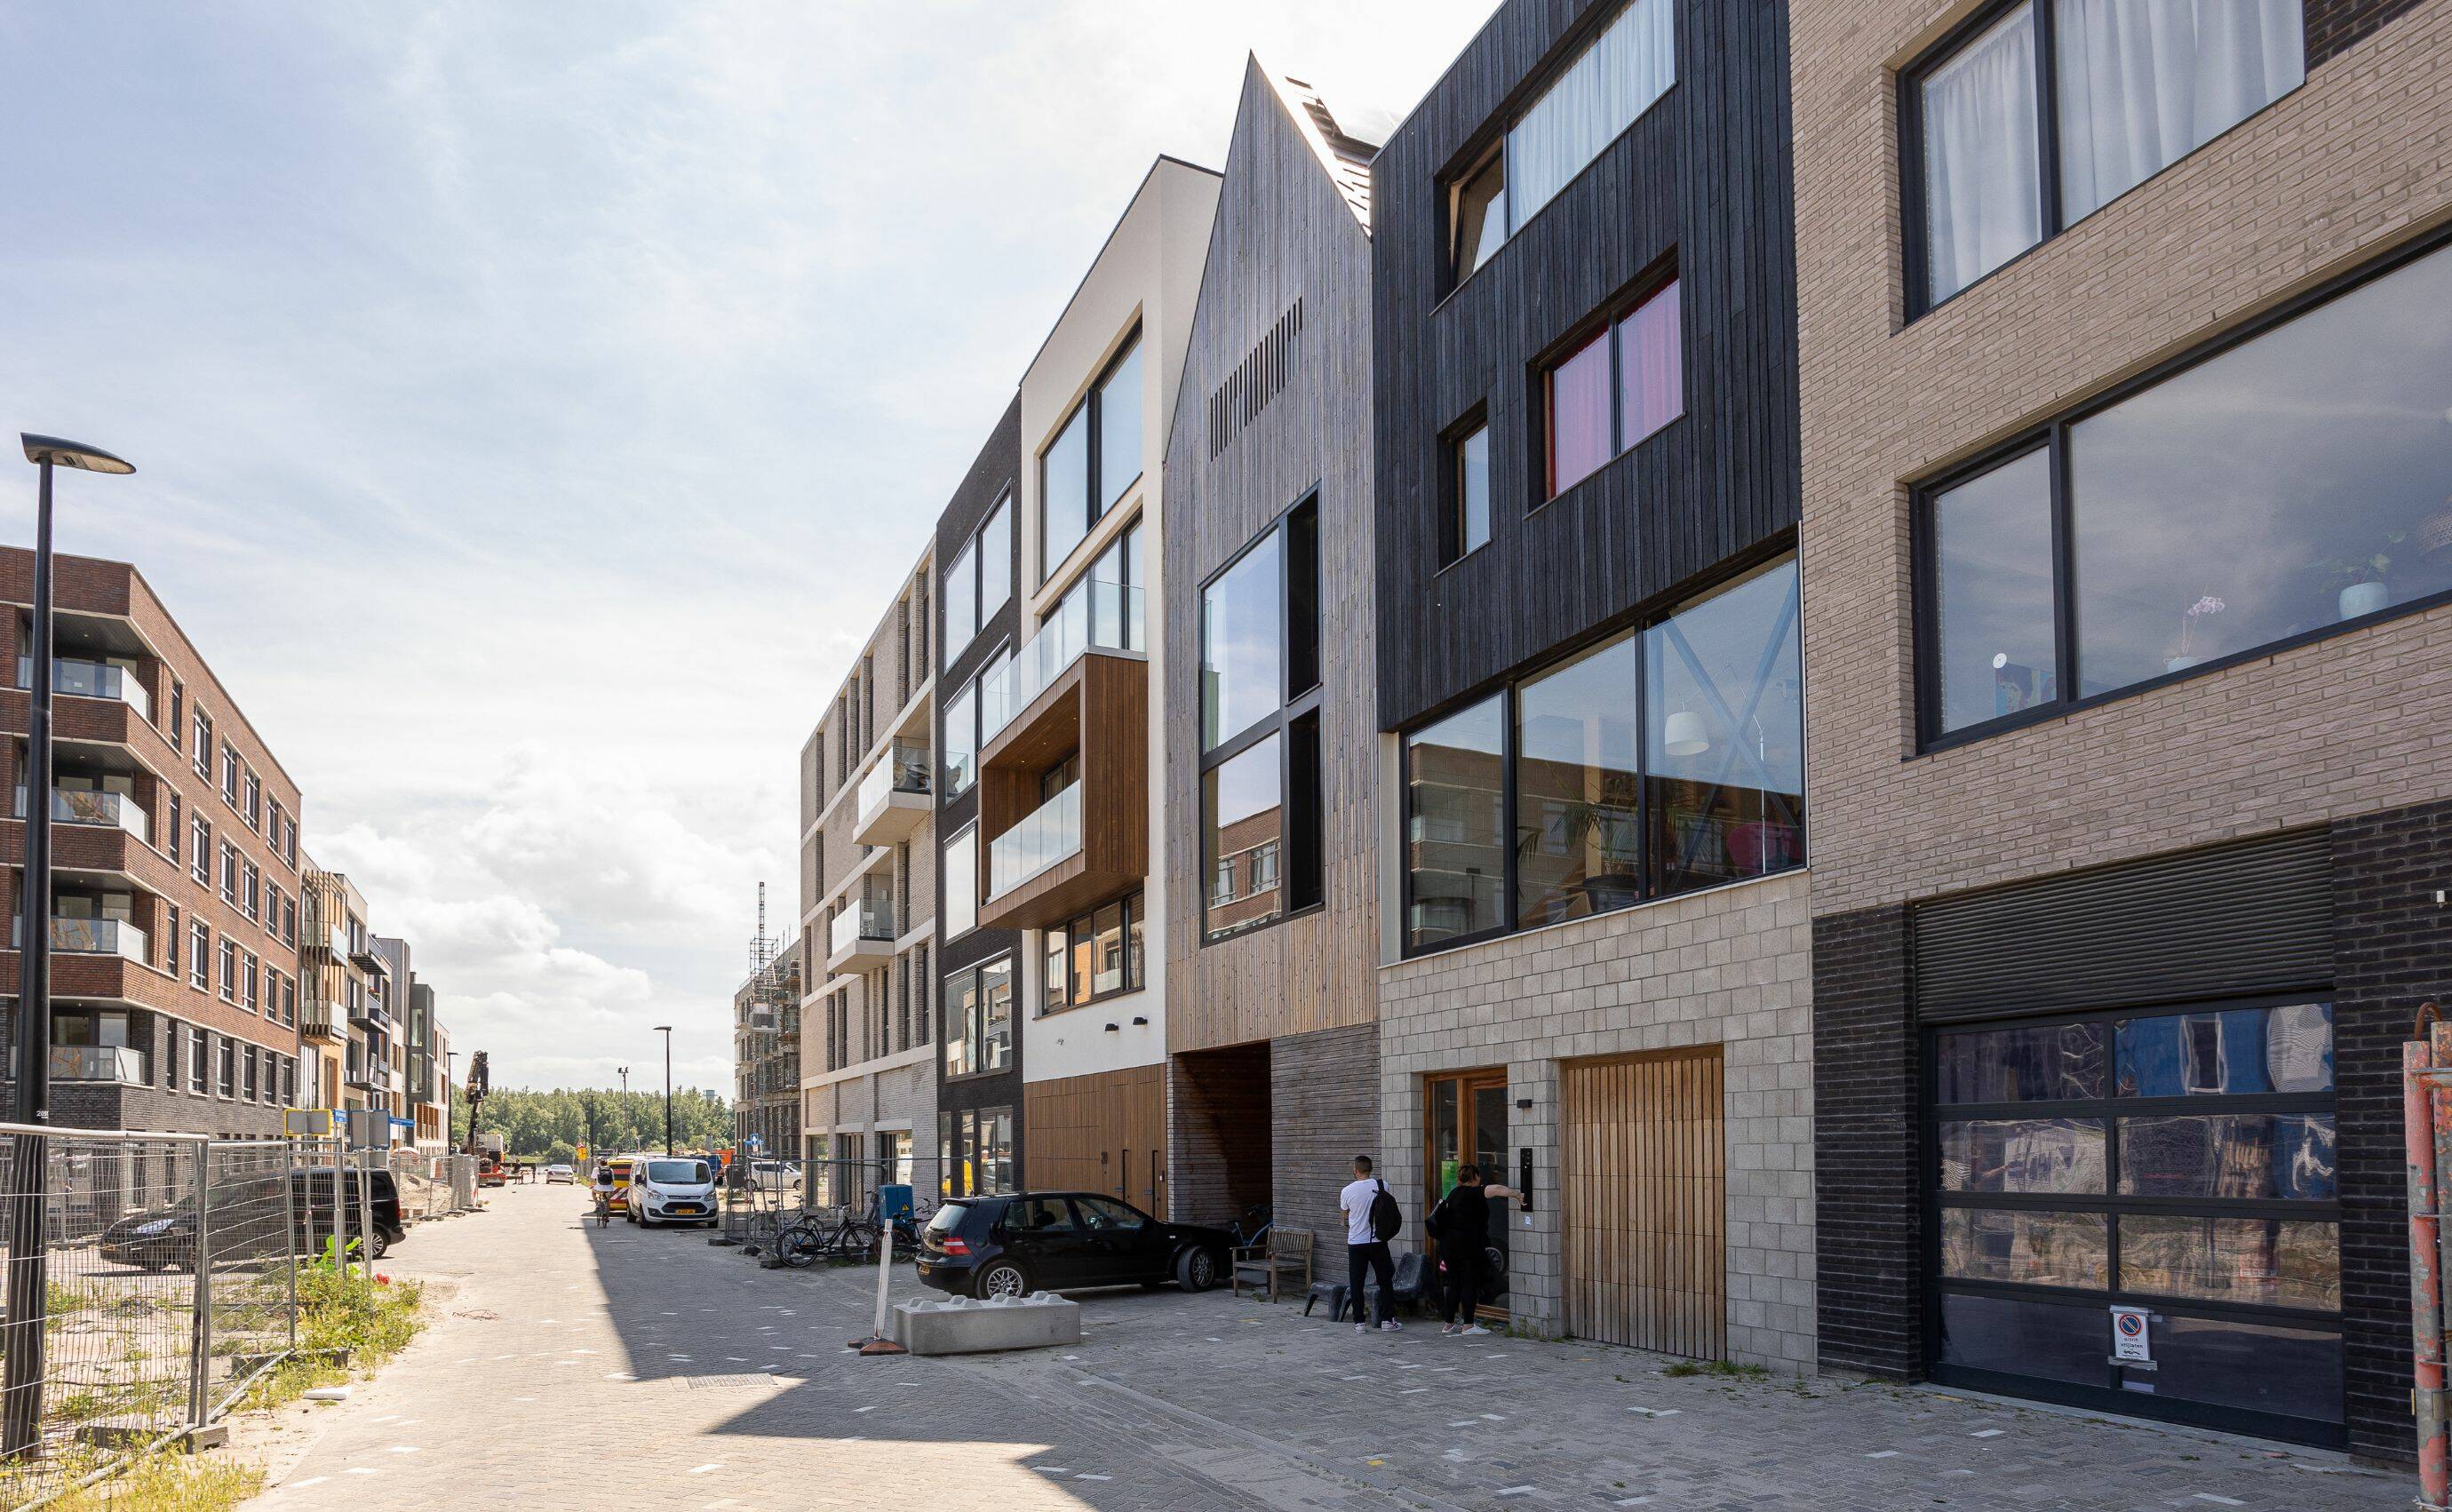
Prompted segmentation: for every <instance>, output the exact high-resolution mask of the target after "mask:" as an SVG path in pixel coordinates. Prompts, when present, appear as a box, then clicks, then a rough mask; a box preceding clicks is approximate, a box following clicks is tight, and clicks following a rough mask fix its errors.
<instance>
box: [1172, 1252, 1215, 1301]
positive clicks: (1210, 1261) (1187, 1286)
mask: <svg viewBox="0 0 2452 1512" xmlns="http://www.w3.org/2000/svg"><path fill="white" fill-rule="evenodd" d="M1175 1284H1176V1285H1177V1286H1181V1287H1182V1288H1183V1289H1184V1290H1186V1291H1207V1290H1208V1289H1209V1288H1210V1287H1212V1286H1216V1285H1217V1257H1216V1255H1213V1254H1211V1253H1210V1252H1209V1251H1208V1250H1206V1249H1187V1250H1185V1251H1184V1252H1183V1253H1182V1254H1181V1255H1180V1256H1178V1257H1177V1260H1176V1262H1175Z"/></svg>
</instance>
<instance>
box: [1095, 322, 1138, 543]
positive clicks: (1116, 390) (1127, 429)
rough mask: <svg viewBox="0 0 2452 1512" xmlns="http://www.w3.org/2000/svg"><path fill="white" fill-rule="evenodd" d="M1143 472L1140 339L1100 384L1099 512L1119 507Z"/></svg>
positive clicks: (1102, 512) (1103, 512)
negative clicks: (1102, 496) (1120, 500)
mask: <svg viewBox="0 0 2452 1512" xmlns="http://www.w3.org/2000/svg"><path fill="white" fill-rule="evenodd" d="M1140 475H1141V348H1140V343H1139V342H1138V341H1136V342H1134V344H1133V349H1132V350H1131V351H1129V352H1127V353H1125V354H1124V357H1123V360H1122V361H1120V362H1118V363H1116V368H1115V371H1114V372H1112V373H1109V374H1108V375H1107V381H1106V382H1105V383H1101V384H1099V385H1098V487H1099V491H1100V492H1101V493H1102V494H1103V495H1104V496H1105V497H1104V498H1102V499H1100V500H1099V501H1098V513H1100V514H1102V515H1103V514H1105V513H1106V512H1107V511H1108V510H1110V509H1113V508H1114V507H1115V506H1116V501H1117V500H1119V499H1121V498H1123V497H1124V490H1125V489H1127V488H1130V487H1131V486H1132V485H1133V483H1134V481H1136V480H1137V479H1138V478H1139V477H1140Z"/></svg>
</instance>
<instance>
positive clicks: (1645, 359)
mask: <svg viewBox="0 0 2452 1512" xmlns="http://www.w3.org/2000/svg"><path fill="white" fill-rule="evenodd" d="M1617 390H1618V427H1617V443H1618V448H1619V449H1620V450H1624V449H1625V448H1627V447H1629V446H1632V445H1634V444H1635V443H1636V442H1640V441H1642V440H1643V439H1644V438H1645V437H1646V436H1649V435H1651V433H1652V432H1653V431H1656V430H1658V429H1659V428H1660V427H1661V426H1663V425H1666V424H1668V423H1669V422H1671V421H1672V420H1675V419H1676V418H1677V417H1678V416H1680V415H1683V414H1685V413H1686V351H1685V344H1684V337H1683V332H1682V331H1681V329H1680V327H1679V324H1678V297H1677V281H1676V280H1675V279H1673V278H1672V279H1671V280H1670V281H1669V283H1668V284H1667V285H1665V286H1664V287H1662V288H1661V289H1660V290H1659V291H1658V292H1657V293H1655V294H1653V295H1651V297H1650V298H1648V299H1646V300H1645V301H1644V302H1643V303H1642V304H1639V305H1637V306H1636V307H1635V310H1634V313H1633V314H1631V315H1629V316H1628V317H1627V318H1626V319H1624V320H1622V321H1620V322H1618V324H1617Z"/></svg>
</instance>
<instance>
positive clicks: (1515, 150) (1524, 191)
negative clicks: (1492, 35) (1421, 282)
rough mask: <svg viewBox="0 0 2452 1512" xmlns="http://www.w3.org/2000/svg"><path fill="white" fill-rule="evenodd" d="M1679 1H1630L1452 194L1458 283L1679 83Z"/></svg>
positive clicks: (1450, 222) (1453, 251)
mask: <svg viewBox="0 0 2452 1512" xmlns="http://www.w3.org/2000/svg"><path fill="white" fill-rule="evenodd" d="M1675 12H1676V6H1675V5H1674V3H1673V0H1632V3H1631V4H1630V5H1628V6H1627V7H1626V9H1625V10H1621V11H1619V12H1618V14H1617V16H1616V18H1615V19H1614V20H1612V21H1611V22H1610V24H1609V26H1608V27H1607V29H1604V30H1603V31H1602V32H1601V33H1600V35H1598V36H1597V37H1594V38H1593V39H1592V42H1591V43H1590V44H1589V45H1588V46H1586V47H1585V49H1583V50H1582V51H1581V52H1579V53H1577V54H1576V55H1575V58H1574V60H1573V61H1572V62H1571V63H1569V64H1568V65H1567V66H1566V68H1565V69H1562V70H1561V71H1560V72H1559V74H1558V76H1557V78H1556V79H1554V80H1553V81H1552V83H1551V84H1550V86H1549V87H1548V88H1545V89H1543V90H1542V91H1541V94H1540V96H1539V98H1537V99H1535V100H1534V101H1533V102H1532V104H1531V105H1530V106H1528V107H1526V108H1525V109H1524V111H1523V113H1522V114H1520V115H1518V116H1517V117H1516V118H1515V120H1514V122H1513V125H1512V126H1511V127H1510V128H1509V129H1508V131H1507V135H1506V137H1505V139H1504V140H1503V141H1502V142H1500V143H1499V144H1498V146H1496V147H1493V149H1492V150H1491V152H1490V153H1489V154H1488V155H1487V156H1486V157H1484V158H1482V159H1480V160H1478V161H1476V162H1475V163H1474V165H1473V167H1472V168H1470V169H1468V170H1467V171H1466V172H1465V173H1464V174H1463V175H1462V176H1461V177H1459V178H1458V179H1456V180H1455V181H1454V182H1453V183H1452V184H1451V185H1450V186H1449V188H1448V234H1449V250H1450V255H1451V258H1452V262H1451V273H1452V276H1453V278H1454V279H1456V280H1457V281H1459V282H1460V281H1462V280H1463V279H1464V277H1465V276H1466V275H1467V274H1469V273H1471V272H1472V271H1473V269H1474V268H1477V267H1479V266H1480V265H1482V264H1484V263H1486V262H1488V261H1489V260H1490V256H1491V254H1492V253H1493V252H1494V251H1496V250H1497V249H1498V246H1499V245H1500V244H1501V243H1503V242H1504V241H1506V240H1507V238H1508V237H1510V236H1512V235H1513V234H1514V233H1515V232H1516V231H1517V230H1518V229H1520V228H1521V227H1522V226H1523V225H1524V223H1525V222H1527V221H1529V220H1531V219H1532V217H1533V215H1534V214H1535V213H1536V212H1538V211H1539V210H1540V208H1541V206H1545V205H1547V204H1549V203H1550V201H1551V200H1552V199H1553V198H1555V197H1556V195H1557V193H1558V191H1559V190H1560V189H1563V188H1565V187H1567V185H1568V184H1569V183H1570V182H1571V181H1572V180H1573V178H1574V177H1575V175H1576V174H1578V173H1581V172H1582V171H1583V170H1584V168H1585V167H1587V166H1589V165H1590V164H1591V163H1592V160H1593V159H1594V158H1596V157H1599V156H1600V155H1601V152H1602V151H1603V150H1604V149H1605V148H1607V147H1608V146H1609V145H1610V144H1611V143H1612V142H1614V141H1616V140H1617V139H1618V137H1620V136H1621V135H1623V134H1624V133H1625V131H1626V128H1628V127H1630V126H1632V125H1633V124H1634V122H1635V119H1636V118H1637V117H1638V116H1640V115H1642V114H1643V112H1644V111H1646V110H1648V109H1650V108H1651V103H1652V102H1653V101H1654V100H1657V99H1659V98H1660V96H1661V95H1662V94H1663V93H1665V92H1667V90H1668V88H1669V87H1670V86H1671V84H1674V83H1675V82H1676V81H1677V31H1676V14H1675Z"/></svg>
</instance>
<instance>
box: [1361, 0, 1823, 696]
mask: <svg viewBox="0 0 2452 1512" xmlns="http://www.w3.org/2000/svg"><path fill="white" fill-rule="evenodd" d="M1617 10H1619V6H1618V5H1617V4H1615V3H1614V0H1587V3H1583V4H1576V3H1572V0H1511V3H1509V4H1506V5H1503V6H1501V7H1500V8H1499V10H1498V12H1497V14H1496V15H1494V16H1493V17H1492V18H1491V21H1490V24H1489V25H1488V26H1486V27H1484V28H1483V29H1482V30H1481V32H1480V34H1479V35H1477V36H1475V37H1474V38H1473V42H1472V43H1471V44H1470V45H1469V46H1468V47H1467V48H1466V49H1465V50H1464V53H1463V55H1462V56H1461V57H1459V58H1458V59H1457V60H1456V62H1455V64H1454V66H1453V67H1452V68H1451V69H1449V70H1448V72H1447V74H1446V75H1445V76H1444V77H1442V78H1441V79H1440V80H1439V82H1438V83H1437V84H1436V85H1435V86H1434V87H1433V88H1432V89H1431V91H1430V93H1429V94H1428V95H1427V96H1425V97H1424V98H1423V100H1422V102H1421V104H1420V105H1419V106H1417V107H1416V108H1414V113H1413V114H1412V115H1411V116H1409V117H1407V118H1406V120H1405V122H1404V124H1403V125H1402V126H1401V127H1399V128H1397V129H1396V130H1395V131H1394V133H1393V134H1392V135H1391V136H1390V138H1389V140H1388V143H1387V145H1386V146H1385V147H1382V148H1381V149H1380V152H1379V156H1378V158H1377V160H1376V161H1375V162H1374V165H1373V167H1372V203H1373V206H1374V212H1373V213H1374V223H1375V244H1376V253H1377V255H1376V258H1375V274H1376V288H1375V291H1374V301H1373V305H1374V323H1375V341H1376V345H1377V350H1378V357H1377V362H1376V364H1375V369H1374V375H1373V376H1374V383H1375V387H1376V396H1377V404H1378V427H1377V429H1378V450H1379V456H1378V467H1379V477H1378V510H1377V517H1378V523H1377V544H1378V551H1379V559H1380V562H1381V567H1380V592H1379V614H1378V618H1379V717H1380V723H1381V725H1382V726H1383V727H1387V728H1402V727H1405V726H1408V725H1411V724H1413V723H1414V722H1416V721H1417V720H1418V719H1419V718H1420V717H1422V716H1423V715H1425V714H1427V713H1430V712H1431V711H1433V710H1434V709H1437V708H1440V707H1442V706H1445V705H1448V704H1451V703H1453V702H1454V701H1455V700H1457V699H1458V698H1460V697H1462V696H1464V695H1465V694H1467V693H1469V692H1471V691H1473V690H1474V689H1476V688H1479V687H1482V686H1485V685H1487V684H1488V683H1489V682H1490V681H1491V680H1492V679H1493V678H1495V677H1499V676H1500V675H1502V674H1504V673H1507V672H1509V671H1511V670H1513V669H1514V668H1516V667H1519V666H1521V665H1522V664H1524V663H1525V662H1526V661H1528V660H1531V659H1532V658H1538V657H1543V656H1546V655H1549V654H1550V653H1552V651H1554V650H1555V649H1556V648H1558V647H1560V646H1562V645H1565V644H1568V643H1570V642H1572V641H1574V640H1576V639H1578V638H1583V637H1585V636H1588V635H1590V634H1592V632H1594V631H1596V630H1598V629H1600V628H1601V627H1603V626H1606V625H1609V624H1611V623H1612V622H1613V621H1616V620H1619V619H1624V618H1625V617H1626V616H1627V615H1628V614H1629V613H1630V612H1631V611H1633V610H1635V609H1637V608H1638V607H1639V606H1641V605H1643V604H1645V603H1647V602H1651V601H1654V600H1657V599H1661V598H1662V597H1663V596H1665V595H1667V594H1669V593H1671V591H1672V590H1673V589H1675V588H1677V587H1678V586H1679V585H1680V584H1683V583H1688V582H1690V581H1691V580H1692V579H1695V578H1697V577H1698V576H1699V575H1702V574H1705V573H1708V572H1710V571H1711V570H1712V569H1713V568H1715V567H1717V566H1719V565H1721V564H1722V563H1725V562H1727V561H1728V560H1730V559H1731V558H1734V557H1739V556H1742V555H1744V554H1746V553H1749V552H1752V551H1756V550H1759V549H1763V548H1765V547H1767V546H1768V545H1769V544H1770V543H1772V542H1775V541H1776V540H1779V539H1780V538H1781V537H1782V536H1783V534H1784V533H1786V532H1789V531H1790V530H1792V529H1793V527H1794V526H1795V523H1796V499H1797V432H1796V316H1795V294H1794V256H1793V236H1792V229H1791V227H1792V220H1791V206H1790V179H1789V110H1788V37H1787V14H1788V8H1787V7H1785V6H1782V5H1774V4H1761V3H1755V0H1743V3H1738V4H1701V3H1695V0H1680V3H1678V4H1677V6H1676V8H1675V14H1676V31H1677V82H1676V83H1675V84H1674V85H1672V86H1671V88H1670V89H1669V90H1668V92H1667V93H1666V94H1664V95H1662V96H1661V98H1660V99H1659V100H1658V101H1657V102H1656V103H1655V104H1653V106H1652V107H1651V109H1650V110H1649V111H1648V112H1647V113H1645V115H1644V116H1643V117H1642V118H1641V119H1640V120H1638V121H1636V122H1635V124H1634V126H1633V127H1632V128H1631V129H1630V130H1628V131H1627V132H1626V133H1625V134H1624V135H1623V136H1621V137H1619V138H1618V139H1617V140H1616V141H1615V142H1613V143H1612V144H1611V145H1610V147H1608V148H1607V149H1606V150H1605V151H1603V152H1602V153H1601V155H1600V157H1599V158H1598V159H1597V160H1596V161H1594V162H1593V163H1592V166H1591V167H1587V168H1586V169H1585V170H1584V171H1583V172H1582V174H1581V175H1580V176H1578V177H1577V178H1576V179H1575V181H1574V182H1573V183H1572V184H1570V185H1569V186H1568V187H1566V189H1565V190H1564V191H1563V192H1561V193H1560V194H1559V195H1558V196H1557V197H1556V198H1555V199H1553V200H1552V201H1551V202H1550V203H1549V204H1548V205H1547V206H1543V207H1542V208H1541V210H1540V211H1539V212H1538V213H1537V214H1535V215H1534V216H1533V217H1532V219H1531V220H1530V221H1529V222H1528V223H1527V224H1526V225H1525V226H1523V227H1522V228H1521V229H1520V230H1518V231H1517V232H1516V233H1515V235H1514V236H1513V239H1511V240H1510V241H1509V243H1508V244H1507V245H1505V246H1502V247H1501V248H1499V250H1498V252H1497V254H1496V255H1495V256H1493V258H1491V259H1490V261H1489V262H1487V263H1485V264H1484V265H1482V266H1481V267H1480V268H1479V269H1477V270H1476V271H1474V272H1473V274H1472V275H1471V276H1469V277H1468V278H1466V279H1465V280H1464V281H1463V282H1462V283H1461V284H1459V285H1455V286H1454V287H1453V288H1451V287H1450V286H1449V280H1448V277H1447V274H1446V270H1445V247H1446V245H1447V241H1446V223H1447V213H1448V212H1447V209H1446V201H1445V196H1444V195H1443V193H1442V191H1441V185H1442V183H1443V182H1444V181H1445V180H1446V179H1447V178H1449V177H1451V176H1452V175H1453V174H1454V173H1456V172H1458V171H1460V170H1462V169H1463V168H1464V167H1468V166H1469V165H1470V164H1471V162H1472V161H1473V158H1474V157H1476V156H1477V155H1478V154H1479V153H1480V152H1481V151H1482V150H1483V149H1484V148H1485V147H1487V146H1488V145H1489V144H1490V143H1491V142H1492V141H1493V140H1494V139H1495V136H1496V134H1497V133H1498V132H1499V131H1500V130H1501V129H1503V128H1504V126H1505V123H1506V120H1507V118H1508V116H1509V114H1510V112H1511V110H1512V109H1513V108H1517V107H1519V106H1520V105H1521V104H1522V103H1523V102H1524V100H1525V99H1526V98H1527V97H1528V96H1529V95H1530V94H1531V93H1532V91H1533V90H1535V89H1537V88H1539V87H1540V86H1541V85H1543V84H1545V83H1546V82H1547V80H1548V73H1547V69H1549V68H1550V67H1551V66H1552V65H1553V64H1555V63H1557V62H1559V61H1562V60H1563V58H1564V57H1565V56H1567V55H1568V54H1570V53H1572V51H1573V49H1574V48H1575V47H1576V46H1577V45H1578V41H1579V39H1581V38H1583V37H1584V36H1587V35H1589V34H1590V33H1591V31H1592V29H1594V28H1596V27H1598V26H1600V25H1603V24H1606V23H1607V22H1608V21H1609V20H1610V19H1611V18H1612V16H1613V15H1614V14H1615V12H1616V11H1617ZM1671 265H1673V266H1674V268H1675V270H1676V273H1677V275H1678V278H1679V281H1680V284H1681V286H1682V290H1683V300H1684V304H1685V320H1684V335H1685V363H1686V367H1685V386H1686V416H1685V418H1684V419H1683V420H1681V421H1679V422H1675V423H1673V424H1671V425H1670V426H1669V427H1668V428H1667V429H1665V430H1663V431H1661V432H1660V433H1659V434H1657V435H1655V436H1653V437H1651V439H1650V440H1649V441H1647V442H1643V443H1642V444H1640V445H1638V446H1636V447H1634V448H1632V449H1631V451H1629V452H1628V453H1627V454H1625V455H1622V456H1620V457H1618V458H1617V459H1616V461H1613V462H1611V463H1609V464H1608V465H1606V466H1604V467H1602V468H1601V469H1600V470H1599V471H1598V472H1597V473H1595V474H1593V475H1592V477H1590V478H1587V479H1586V480H1584V481H1582V482H1581V483H1579V484H1577V485H1576V486H1574V487H1573V488H1571V489H1569V490H1568V491H1567V492H1566V493H1565V494H1564V495H1562V496H1561V497H1559V498H1557V499H1555V500H1553V501H1550V502H1548V503H1546V504H1542V503H1539V499H1540V495H1541V487H1540V478H1541V471H1542V460H1543V458H1542V449H1541V434H1542V432H1541V424H1540V414H1539V404H1538V399H1537V396H1538V393H1539V380H1538V371H1537V366H1536V364H1537V363H1538V362H1539V361H1540V360H1541V359H1542V358H1544V357H1545V356H1548V355H1551V354H1552V353H1553V352H1554V351H1555V349H1556V348H1557V347H1558V346H1559V344H1561V343H1563V342H1565V341H1567V340H1569V339H1570V338H1572V336H1574V335H1575V334H1576V333H1577V332H1578V331H1579V330H1580V329H1581V328H1583V327H1584V326H1586V325H1587V324H1588V323H1589V322H1590V321H1591V319H1592V316H1593V315H1594V314H1595V313H1596V312H1597V311H1600V310H1601V309H1602V308H1603V307H1604V306H1606V305H1607V304H1609V303H1610V301H1611V300H1612V299H1613V298H1614V297H1616V296H1618V295H1620V294H1622V293H1624V292H1627V291H1628V290H1630V289H1631V288H1632V287H1634V286H1636V285H1638V284H1639V283H1640V282H1641V281H1643V280H1645V279H1647V278H1649V277H1651V276H1653V275H1655V274H1656V273H1658V272H1661V271H1664V270H1666V269H1667V268H1668V267H1670V266H1671ZM1483 405H1486V406H1487V412H1488V415H1489V421H1490V427H1491V438H1492V445H1491V496H1492V500H1491V517H1492V518H1491V541H1490V544H1489V545H1488V546H1487V547H1485V548H1483V549H1482V550H1480V551H1478V552H1475V553H1473V555H1471V556H1469V557H1467V558H1466V559H1465V560H1462V561H1459V562H1457V563H1455V564H1454V565H1453V566H1451V567H1448V568H1446V569H1445V570H1444V571H1442V570H1441V567H1440V539H1441V538H1440V528H1439V516H1438V511H1437V509H1436V507H1435V504H1434V501H1436V500H1437V499H1438V498H1439V497H1440V496H1441V493H1442V491H1443V488H1444V486H1445V485H1444V482H1443V480H1442V477H1441V469H1442V468H1443V467H1444V465H1445V460H1446V449H1445V445H1444V442H1443V438H1444V437H1446V436H1448V435H1449V434H1450V433H1451V432H1452V431H1453V427H1454V426H1455V425H1456V424H1457V422H1459V421H1462V420H1464V419H1465V418H1466V417H1468V416H1470V415H1471V414H1472V413H1473V411H1474V409H1475V407H1476V406H1483ZM1536 506H1537V507H1536Z"/></svg>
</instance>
